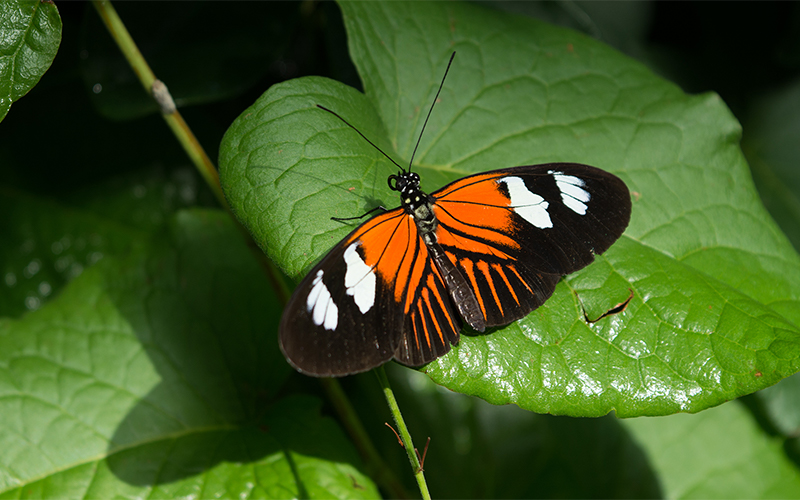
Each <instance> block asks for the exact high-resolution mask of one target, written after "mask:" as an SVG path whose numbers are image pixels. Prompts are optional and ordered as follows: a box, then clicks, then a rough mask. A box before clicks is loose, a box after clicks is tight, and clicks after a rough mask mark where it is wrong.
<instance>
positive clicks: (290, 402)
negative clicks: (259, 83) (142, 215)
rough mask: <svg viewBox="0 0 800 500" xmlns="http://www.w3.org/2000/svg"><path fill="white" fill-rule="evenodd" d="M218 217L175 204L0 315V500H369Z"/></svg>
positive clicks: (254, 269)
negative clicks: (131, 236) (48, 292)
mask: <svg viewBox="0 0 800 500" xmlns="http://www.w3.org/2000/svg"><path fill="white" fill-rule="evenodd" d="M279 317H280V306H279V304H278V301H277V300H276V298H275V296H274V294H273V293H272V291H271V289H270V288H269V286H268V285H267V283H266V281H265V280H264V279H263V274H262V272H261V271H260V268H259V266H258V264H257V263H256V261H255V260H254V259H253V258H252V255H251V254H250V253H249V251H248V249H247V248H246V246H245V245H244V242H243V240H242V238H241V235H240V233H239V232H238V231H237V230H236V228H235V226H234V225H233V224H232V223H231V222H230V220H229V219H228V217H227V216H226V215H225V214H223V213H220V212H218V211H203V210H183V211H179V212H178V213H176V214H175V215H174V216H172V217H171V218H170V220H169V224H168V226H167V228H166V229H165V230H164V231H162V232H158V233H156V234H155V235H154V236H153V237H151V238H147V239H145V240H144V241H142V242H141V244H140V245H139V246H133V247H131V248H130V249H129V252H128V253H125V252H117V253H116V254H115V255H110V256H107V257H106V258H104V259H102V260H101V261H99V262H97V263H96V264H95V265H93V266H92V267H90V268H88V269H86V270H85V271H84V272H83V273H82V274H81V275H80V276H79V277H77V278H75V279H74V280H72V281H71V282H70V283H68V284H67V285H66V286H65V287H64V288H63V289H62V291H61V293H60V294H58V296H57V297H55V298H54V299H53V300H51V301H50V302H48V303H47V304H45V305H44V306H43V307H41V308H40V309H39V310H37V311H34V312H30V313H27V314H25V315H23V316H22V317H21V318H20V319H4V320H3V321H1V322H0V448H2V449H3V450H4V452H3V453H2V454H0V497H3V498H41V497H53V496H68V497H86V496H97V497H105V498H108V497H112V496H157V497H167V496H169V497H175V496H186V495H197V496H200V497H218V496H222V497H242V496H253V497H266V498H285V497H293V496H305V497H309V498H320V497H322V498H329V497H337V498H352V497H376V496H377V490H376V489H375V487H374V485H373V484H372V482H371V481H370V480H369V479H368V478H367V477H365V476H364V475H363V473H361V472H360V471H359V470H358V458H357V455H356V453H355V450H354V449H353V448H352V447H351V446H350V445H349V444H348V442H347V441H346V439H345V438H344V435H343V433H342V432H341V430H340V429H339V428H338V427H337V426H336V425H335V423H334V422H333V421H332V420H330V419H327V418H323V417H321V416H320V415H319V402H317V401H316V400H313V399H310V398H307V397H291V398H287V399H281V400H276V394H277V392H278V389H279V388H280V387H281V385H282V384H283V382H284V380H285V379H286V377H287V376H288V375H289V373H290V368H289V367H288V366H287V365H286V364H285V363H284V362H283V360H282V357H281V354H280V351H279V349H278V347H277V342H276V341H275V329H276V326H277V321H278V318H279Z"/></svg>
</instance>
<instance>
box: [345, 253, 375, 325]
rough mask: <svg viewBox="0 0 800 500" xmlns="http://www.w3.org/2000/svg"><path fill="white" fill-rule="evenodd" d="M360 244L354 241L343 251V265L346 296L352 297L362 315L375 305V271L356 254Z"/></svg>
mask: <svg viewBox="0 0 800 500" xmlns="http://www.w3.org/2000/svg"><path fill="white" fill-rule="evenodd" d="M360 244H361V242H360V241H356V242H355V243H353V244H352V245H350V246H349V247H347V249H345V251H344V263H345V264H346V265H347V272H345V274H344V286H345V288H347V295H350V296H351V297H353V300H354V301H355V303H356V305H357V306H358V309H359V310H360V311H361V314H364V313H366V312H367V311H369V310H370V309H372V306H373V305H374V304H375V284H376V279H375V271H374V270H373V269H372V268H371V267H370V266H368V265H367V264H366V263H365V262H364V261H363V260H362V259H361V256H360V255H358V252H356V247H357V246H358V245H360Z"/></svg>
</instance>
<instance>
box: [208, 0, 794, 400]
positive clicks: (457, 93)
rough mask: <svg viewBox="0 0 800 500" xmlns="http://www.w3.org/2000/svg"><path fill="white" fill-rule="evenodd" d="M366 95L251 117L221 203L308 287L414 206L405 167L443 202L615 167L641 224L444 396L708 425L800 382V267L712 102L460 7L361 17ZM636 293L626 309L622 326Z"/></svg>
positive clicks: (582, 48) (234, 152)
mask: <svg viewBox="0 0 800 500" xmlns="http://www.w3.org/2000/svg"><path fill="white" fill-rule="evenodd" d="M342 10H343V17H344V20H345V24H346V27H347V30H348V37H349V43H350V51H351V55H352V58H353V60H354V62H355V64H356V67H357V68H358V70H359V72H360V74H361V77H362V80H363V83H364V89H365V93H364V94H361V93H359V92H357V91H356V90H354V89H352V88H348V87H346V86H344V85H342V84H339V83H336V82H333V81H331V80H327V79H323V78H314V77H309V78H302V79H297V80H292V81H289V82H285V83H283V84H280V85H276V86H274V87H272V88H271V89H269V90H268V91H267V92H266V93H265V94H264V95H263V96H262V97H261V98H260V99H259V100H258V101H256V103H255V104H253V106H251V107H250V108H249V109H247V110H245V112H244V113H243V114H242V115H241V116H240V117H239V118H238V119H237V120H236V121H235V122H234V124H233V125H232V126H231V128H230V129H229V130H228V132H227V133H226V136H225V138H224V140H223V144H222V146H221V153H220V173H221V178H222V182H223V187H224V189H225V192H226V196H227V197H228V199H229V201H230V203H231V206H232V207H233V209H234V211H235V213H236V215H237V217H238V218H239V219H240V221H242V223H243V224H244V225H245V226H246V227H247V228H248V229H249V230H250V231H251V232H252V234H253V236H254V238H255V239H256V241H257V242H258V244H259V245H260V246H261V248H262V249H264V251H265V252H266V253H267V254H268V255H269V256H270V257H271V258H272V259H273V260H275V262H277V263H278V264H279V265H280V266H281V267H282V268H283V269H284V270H285V271H286V272H287V273H289V274H290V275H291V276H293V277H296V278H299V277H300V276H301V275H302V273H303V272H304V271H307V270H308V268H309V266H311V265H312V264H313V263H314V262H315V261H317V260H318V259H319V258H320V257H321V255H323V254H324V253H325V252H326V251H327V250H328V249H330V248H331V247H332V246H333V245H334V244H335V243H336V242H337V241H339V239H341V238H342V237H343V236H345V235H346V234H347V233H348V232H349V231H350V230H351V229H352V226H346V225H343V224H341V223H338V222H335V221H331V220H330V217H331V216H338V217H348V216H354V215H360V214H362V213H364V212H365V211H366V210H368V209H370V208H373V207H375V206H377V205H379V204H382V205H384V206H387V207H391V206H396V205H397V204H398V202H397V200H396V198H395V197H394V195H392V193H391V192H390V191H389V189H388V187H387V186H386V181H385V179H386V177H387V175H388V174H390V173H393V172H394V171H396V167H393V166H392V165H391V164H390V163H389V162H388V161H387V160H385V159H384V158H382V156H381V155H380V153H378V152H377V151H375V150H374V149H373V148H372V147H371V146H369V144H367V143H366V142H365V141H364V140H363V139H361V138H360V137H359V136H358V135H357V134H355V133H354V132H353V131H352V130H350V129H349V128H348V127H346V126H345V125H344V124H342V123H341V122H340V121H338V120H337V119H336V118H335V117H333V116H330V115H329V114H327V113H325V112H323V111H321V110H319V109H317V108H315V105H316V104H322V105H324V106H326V107H329V108H331V109H333V110H335V111H336V112H337V113H339V114H340V115H342V116H343V117H345V118H346V119H347V120H348V121H350V122H351V123H352V124H353V125H354V126H355V127H357V128H358V129H359V130H360V131H361V132H363V133H364V134H365V135H366V136H367V137H369V138H371V139H372V140H373V141H374V142H376V144H377V145H378V146H379V147H381V148H382V149H384V150H385V151H387V152H388V153H390V154H391V155H392V156H394V157H395V158H396V159H397V161H398V162H399V163H400V164H404V163H405V162H407V161H408V159H409V158H410V156H411V152H412V150H413V148H414V145H415V142H416V138H417V136H418V135H419V132H420V128H421V126H422V122H423V120H424V118H425V115H426V113H427V109H428V106H429V104H430V102H431V101H432V100H433V96H434V94H435V92H436V89H437V87H438V85H439V82H440V80H441V77H442V73H443V72H444V68H445V65H446V63H447V59H448V58H449V56H450V54H451V53H452V51H453V50H455V51H457V53H458V54H457V56H456V58H455V61H454V63H453V67H452V68H451V71H450V75H449V77H448V80H447V82H445V85H444V89H443V90H442V94H441V96H440V100H441V102H440V103H439V104H438V105H437V106H436V109H435V110H434V112H433V115H432V116H431V119H430V122H429V123H428V128H427V132H426V135H425V136H424V137H423V138H422V142H421V144H420V147H419V151H418V152H417V156H416V162H417V163H418V166H417V167H415V170H416V171H417V172H419V173H420V175H421V176H422V178H423V188H424V189H426V190H428V192H430V191H432V190H434V189H437V188H438V187H440V186H442V185H443V184H444V183H445V182H448V181H452V180H454V179H456V178H458V177H461V176H463V175H466V174H470V173H474V172H479V171H484V170H491V169H494V168H500V167H509V166H514V165H526V164H534V163H545V162H549V161H576V162H582V163H588V164H592V165H595V166H598V167H600V168H603V169H606V170H609V171H612V172H615V173H616V174H618V175H619V176H620V177H621V178H622V179H623V180H625V181H626V183H627V184H628V186H629V187H630V189H631V191H632V195H633V215H632V220H631V224H630V226H629V228H628V230H627V232H626V233H625V235H624V236H623V238H622V239H621V240H620V241H619V242H618V243H617V244H616V245H614V246H613V247H612V248H611V249H610V250H609V251H608V252H607V253H606V254H604V255H603V256H602V257H601V258H598V259H597V262H596V263H595V264H593V265H592V266H590V267H588V268H586V269H585V270H583V271H581V272H579V273H576V274H575V275H572V276H570V277H569V278H568V279H567V280H565V281H564V282H563V283H561V284H560V285H559V286H558V288H557V290H556V293H555V295H554V296H553V298H552V299H550V301H548V303H547V304H545V305H544V306H543V307H542V308H540V309H539V310H537V311H535V312H534V313H532V314H531V315H529V316H528V317H527V318H525V319H523V320H521V321H518V322H516V323H514V324H512V325H509V326H508V327H505V328H500V329H497V330H495V331H492V332H489V333H488V334H486V335H479V336H468V335H465V336H463V337H462V340H461V342H460V343H459V345H458V346H456V347H454V349H453V350H452V352H451V353H450V354H448V355H446V356H444V357H442V358H440V359H439V360H437V361H435V362H433V363H430V364H429V365H427V366H426V367H424V368H423V370H424V371H425V372H427V373H428V375H429V376H430V377H431V378H432V379H433V380H434V381H436V382H437V383H440V384H442V385H444V386H445V387H448V388H450V389H452V390H456V391H460V392H464V393H467V394H474V395H478V396H480V397H482V398H484V399H486V400H488V401H490V402H493V403H497V404H503V403H515V404H517V405H519V406H521V407H523V408H526V409H530V410H533V411H536V412H541V413H556V414H567V415H575V416H598V415H604V414H606V413H608V412H609V411H611V410H616V411H617V413H618V414H619V415H621V416H634V415H660V414H669V413H674V412H677V411H686V412H696V411H699V410H702V409H704V408H708V407H710V406H714V405H718V404H720V403H722V402H724V401H726V400H729V399H732V398H735V397H738V396H740V395H743V394H748V393H750V392H753V391H756V390H758V389H760V388H763V387H767V386H769V385H771V384H774V383H775V382H777V381H778V380H780V379H782V378H784V377H787V376H789V375H791V374H792V373H794V372H796V371H798V369H800V329H799V328H798V325H800V307H798V306H799V305H800V304H798V297H800V259H798V255H797V254H796V253H795V252H794V250H793V249H792V247H791V246H790V245H789V243H788V241H787V240H786V238H785V236H784V235H783V234H782V233H781V232H780V230H779V229H778V228H777V227H776V225H775V223H774V222H773V221H772V220H771V219H770V217H769V216H768V215H767V213H766V212H765V210H764V208H763V207H762V206H761V204H760V203H759V201H758V198H757V195H756V193H755V190H754V188H753V185H752V181H751V179H750V175H749V172H748V168H747V164H746V162H745V160H744V158H743V156H742V154H741V151H740V150H739V147H738V139H739V134H740V127H739V124H738V123H737V122H736V121H735V119H734V118H733V117H732V116H731V114H730V111H729V110H728V109H727V108H726V107H725V105H724V104H723V103H722V102H721V100H720V99H719V98H718V97H717V96H716V95H713V94H707V95H702V96H688V95H685V94H684V93H682V92H681V91H680V89H678V88H677V87H675V86H674V85H672V84H670V83H668V82H666V81H664V80H662V79H660V78H658V77H657V76H655V75H653V74H652V73H651V72H650V71H649V70H648V69H647V68H645V67H644V66H642V65H641V64H638V63H636V62H634V61H632V60H630V59H628V58H626V57H625V56H622V55H620V54H619V53H617V52H615V51H614V50H612V49H609V48H608V47H606V46H604V45H602V44H600V43H598V42H596V41H594V40H591V39H589V38H587V37H585V36H583V35H580V34H576V33H574V32H571V31H568V30H565V29H560V28H555V27H552V26H548V25H545V24H542V23H540V22H537V21H534V20H531V19H526V18H521V17H515V16H511V15H508V14H503V13H498V12H495V11H492V10H488V9H486V8H484V7H481V6H477V5H471V4H460V3H435V4H422V5H421V4H418V3H410V4H409V3H401V2H391V3H343V4H342ZM631 293H632V294H633V298H632V300H631V302H630V304H629V305H628V307H627V309H626V310H625V311H624V312H622V313H619V314H615V315H611V316H609V317H606V318H603V319H602V320H600V321H597V322H596V323H591V322H587V321H586V319H585V318H584V311H585V312H586V315H587V316H588V317H589V318H598V317H600V316H601V315H602V314H603V313H604V312H605V311H607V310H609V309H612V308H613V307H614V306H616V305H617V304H619V303H620V302H623V301H624V300H625V299H626V298H627V297H628V296H629V295H630V294H631Z"/></svg>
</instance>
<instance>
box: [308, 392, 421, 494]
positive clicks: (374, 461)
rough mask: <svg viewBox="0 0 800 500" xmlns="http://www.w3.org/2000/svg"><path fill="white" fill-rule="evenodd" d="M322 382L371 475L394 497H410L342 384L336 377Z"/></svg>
mask: <svg viewBox="0 0 800 500" xmlns="http://www.w3.org/2000/svg"><path fill="white" fill-rule="evenodd" d="M320 382H321V383H322V388H323V389H325V392H326V394H327V396H328V399H329V400H330V401H331V403H332V404H333V406H334V408H335V409H336V413H337V414H338V415H339V418H340V419H341V421H342V424H343V425H344V427H345V428H346V429H347V432H348V434H350V436H351V437H353V442H354V443H355V445H356V448H357V449H358V452H359V453H360V454H361V457H362V459H363V460H364V464H365V466H366V467H367V473H368V474H369V475H370V477H372V478H373V479H374V480H375V482H376V483H378V484H379V485H380V486H381V487H382V488H383V489H384V490H385V491H386V493H388V494H389V495H390V496H391V497H392V498H410V496H409V494H408V492H407V491H406V489H405V488H404V487H403V485H402V484H401V483H400V481H399V480H398V479H397V476H395V475H394V472H393V471H392V469H390V468H389V466H388V465H386V462H384V460H383V458H381V456H380V454H379V453H378V450H376V449H375V445H373V444H372V440H371V439H370V438H369V435H368V434H367V431H366V430H365V429H364V425H363V424H362V423H361V420H360V419H359V418H358V414H357V413H356V411H355V410H354V409H353V406H352V405H351V404H350V400H349V399H348V398H347V395H346V394H345V393H344V391H343V390H342V385H341V384H340V383H339V381H338V380H337V379H335V378H322V379H320Z"/></svg>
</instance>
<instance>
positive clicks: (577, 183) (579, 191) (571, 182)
mask: <svg viewBox="0 0 800 500" xmlns="http://www.w3.org/2000/svg"><path fill="white" fill-rule="evenodd" d="M547 173H548V174H552V175H553V177H555V179H556V186H557V187H558V190H559V191H561V201H563V202H564V205H566V206H567V207H569V209H570V210H572V211H573V212H575V213H576V214H580V215H586V209H587V206H586V204H587V203H589V200H590V199H592V195H591V194H589V191H587V190H585V189H583V187H584V186H585V185H586V183H585V182H583V180H582V179H578V178H577V177H575V176H574V175H566V174H564V173H562V172H558V171H555V170H550V171H548V172H547Z"/></svg>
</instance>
